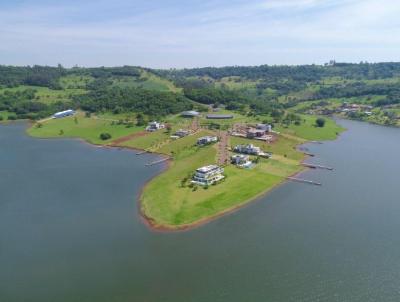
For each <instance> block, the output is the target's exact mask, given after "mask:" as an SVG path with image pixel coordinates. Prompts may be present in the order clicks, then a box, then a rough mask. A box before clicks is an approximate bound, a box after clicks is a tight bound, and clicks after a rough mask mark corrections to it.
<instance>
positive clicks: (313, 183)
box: [287, 177, 322, 186]
mask: <svg viewBox="0 0 400 302" xmlns="http://www.w3.org/2000/svg"><path fill="white" fill-rule="evenodd" d="M287 179H288V180H291V181H297V182H301V183H306V184H310V185H315V186H322V183H320V182H316V181H313V180H308V179H303V178H298V177H287Z"/></svg>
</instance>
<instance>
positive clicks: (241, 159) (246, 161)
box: [231, 154, 252, 168]
mask: <svg viewBox="0 0 400 302" xmlns="http://www.w3.org/2000/svg"><path fill="white" fill-rule="evenodd" d="M231 163H232V164H234V165H236V166H237V167H240V168H248V167H250V166H251V164H252V163H251V161H250V157H249V156H248V155H244V154H235V155H232V156H231Z"/></svg>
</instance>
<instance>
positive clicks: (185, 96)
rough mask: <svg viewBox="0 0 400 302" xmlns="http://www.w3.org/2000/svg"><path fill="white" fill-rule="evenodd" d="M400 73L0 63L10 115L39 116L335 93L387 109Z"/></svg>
mask: <svg viewBox="0 0 400 302" xmlns="http://www.w3.org/2000/svg"><path fill="white" fill-rule="evenodd" d="M398 79H400V63H373V64H370V63H360V64H348V63H336V62H330V63H329V64H325V65H304V66H269V65H262V66H253V67H246V66H244V67H240V66H230V67H221V68H215V67H206V68H193V69H180V70H178V69H170V70H155V69H146V68H141V67H135V66H122V67H97V68H83V67H73V68H64V67H63V66H61V65H58V66H56V67H49V66H36V65H35V66H25V67H14V66H0V111H6V112H9V113H10V118H11V119H13V118H30V119H38V118H42V117H45V116H48V115H50V114H51V113H53V112H55V111H58V110H63V109H66V108H74V109H78V108H80V109H82V110H85V111H90V112H99V111H112V112H124V111H134V112H138V113H143V114H146V115H148V116H152V117H153V116H154V117H158V116H165V115H168V114H174V113H178V112H180V111H183V110H187V109H191V108H193V107H195V108H197V109H204V108H202V106H208V105H213V106H215V107H216V106H219V105H224V106H225V107H226V108H227V109H230V110H237V111H241V112H242V113H245V112H247V113H250V114H271V113H273V112H275V113H276V112H281V111H283V110H287V109H290V108H292V107H294V106H297V105H298V104H299V103H302V102H306V101H318V100H328V99H333V98H339V99H343V100H347V99H350V98H356V99H357V98H358V99H361V98H363V99H364V98H365V100H368V101H369V103H370V104H371V105H373V106H376V107H379V106H381V107H382V106H386V107H387V106H389V105H396V104H400V88H399V87H400V85H399V81H398ZM171 87H172V88H171ZM44 88H45V89H47V90H46V91H44V90H43V89H44ZM57 91H58V97H57V98H54V100H53V99H52V96H53V95H56V94H57ZM46 95H47V98H46Z"/></svg>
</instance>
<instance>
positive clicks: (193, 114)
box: [181, 110, 200, 118]
mask: <svg viewBox="0 0 400 302" xmlns="http://www.w3.org/2000/svg"><path fill="white" fill-rule="evenodd" d="M181 116H182V117H187V118H192V117H198V116H200V112H197V111H194V110H189V111H183V112H182V113H181Z"/></svg>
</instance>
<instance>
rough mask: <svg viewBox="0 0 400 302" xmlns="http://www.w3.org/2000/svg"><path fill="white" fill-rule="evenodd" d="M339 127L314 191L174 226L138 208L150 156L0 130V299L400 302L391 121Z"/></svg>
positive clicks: (396, 161) (288, 192)
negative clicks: (153, 224) (147, 221)
mask: <svg viewBox="0 0 400 302" xmlns="http://www.w3.org/2000/svg"><path fill="white" fill-rule="evenodd" d="M341 123H342V124H343V125H344V126H345V127H347V128H348V129H349V131H347V132H345V133H344V134H343V135H342V136H341V137H340V138H339V139H338V140H337V141H334V142H327V143H324V144H322V145H318V144H315V145H309V146H308V147H309V149H310V151H311V152H313V153H315V154H317V156H316V157H315V158H313V159H311V160H310V161H311V162H316V163H321V164H326V165H329V166H333V167H334V168H335V170H334V171H323V170H318V171H314V170H313V171H308V172H305V173H304V174H303V176H304V177H306V178H309V179H313V180H316V181H319V182H322V183H323V186H321V187H317V186H312V185H306V184H300V183H288V184H285V185H283V186H281V187H279V188H278V189H276V190H274V191H273V192H272V193H271V194H269V195H268V196H265V197H263V198H260V199H259V200H257V201H256V202H253V203H252V204H250V205H249V206H248V207H245V208H244V209H241V210H239V211H237V212H235V213H234V214H232V215H227V216H224V217H222V218H220V219H218V220H216V221H214V222H212V223H209V224H207V225H205V226H202V227H200V228H197V229H194V230H191V231H187V232H178V233H159V232H152V231H150V230H149V229H148V228H147V227H146V226H145V225H144V224H143V223H142V221H141V219H140V217H139V215H138V210H137V196H138V194H139V192H140V189H141V187H142V185H143V184H144V183H145V182H146V181H147V180H149V179H150V178H151V177H153V176H154V175H156V174H157V173H158V172H160V170H161V169H162V167H161V166H154V167H150V168H149V167H145V166H144V163H145V162H148V161H150V160H152V159H154V157H153V156H152V155H142V156H136V155H135V154H134V153H133V152H131V151H127V150H116V149H106V148H96V147H93V146H90V145H88V144H84V143H82V142H80V141H77V140H40V139H33V138H30V137H28V136H26V135H25V134H24V130H25V125H24V124H12V125H8V126H4V125H3V126H0V301H4V302H21V301H24V302H31V301H32V302H47V301H51V302H53V301H57V302H64V301H65V302H75V301H76V302H78V301H82V302H92V301H93V302H103V301H104V302H113V301H115V302H132V301H147V302H156V301H157V302H158V301H162V302H180V301H182V302H191V301H193V302H200V301H207V302H208V301H213V302H214V301H223V302H225V301H229V302H239V301H240V302H242V301H285V302H286V301H296V302H298V301H307V302H309V301H360V302H361V301H362V302H367V301H400V197H399V196H400V179H399V170H400V129H393V128H385V127H380V126H374V125H369V124H363V123H359V122H351V121H341Z"/></svg>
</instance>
